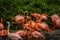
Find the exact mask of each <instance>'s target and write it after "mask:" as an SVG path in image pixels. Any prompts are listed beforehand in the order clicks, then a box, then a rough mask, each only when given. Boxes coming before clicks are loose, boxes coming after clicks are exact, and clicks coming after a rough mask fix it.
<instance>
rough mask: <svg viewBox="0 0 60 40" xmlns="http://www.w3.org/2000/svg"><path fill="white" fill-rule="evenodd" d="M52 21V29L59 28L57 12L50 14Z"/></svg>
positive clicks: (59, 22)
mask: <svg viewBox="0 0 60 40" xmlns="http://www.w3.org/2000/svg"><path fill="white" fill-rule="evenodd" d="M51 19H52V22H53V23H54V26H53V28H52V30H55V28H60V27H59V26H60V17H59V16H58V15H57V14H54V15H52V16H51Z"/></svg>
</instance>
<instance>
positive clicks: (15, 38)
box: [6, 21, 23, 40]
mask: <svg viewBox="0 0 60 40" xmlns="http://www.w3.org/2000/svg"><path fill="white" fill-rule="evenodd" d="M6 23H7V24H8V28H7V29H8V37H9V38H10V39H11V40H18V39H21V40H23V39H22V37H20V36H19V35H18V34H16V33H10V32H9V28H10V23H9V22H8V21H7V22H6Z"/></svg>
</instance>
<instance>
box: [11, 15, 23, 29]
mask: <svg viewBox="0 0 60 40" xmlns="http://www.w3.org/2000/svg"><path fill="white" fill-rule="evenodd" d="M11 20H15V21H16V22H17V23H18V24H21V23H22V24H21V25H22V27H23V28H24V26H23V25H24V16H22V15H16V16H15V17H13V18H11Z"/></svg>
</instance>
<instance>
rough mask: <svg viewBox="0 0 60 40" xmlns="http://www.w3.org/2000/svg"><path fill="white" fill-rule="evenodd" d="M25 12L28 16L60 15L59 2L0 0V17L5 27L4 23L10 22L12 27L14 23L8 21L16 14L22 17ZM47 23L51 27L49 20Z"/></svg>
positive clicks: (59, 0) (57, 0)
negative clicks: (38, 14) (35, 14)
mask: <svg viewBox="0 0 60 40" xmlns="http://www.w3.org/2000/svg"><path fill="white" fill-rule="evenodd" d="M25 10H28V11H29V15H30V16H31V14H32V13H33V12H37V13H40V14H42V13H46V14H48V15H49V16H51V15H52V14H55V13H56V14H58V15H60V0H0V17H2V18H3V22H4V24H5V25H6V23H5V22H6V21H10V22H11V26H14V25H13V24H16V22H13V21H11V20H10V19H11V18H12V17H13V16H15V15H16V14H18V13H21V14H22V15H24V11H25ZM47 23H48V24H49V25H52V22H51V21H50V20H48V21H47Z"/></svg>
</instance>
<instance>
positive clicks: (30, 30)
mask: <svg viewBox="0 0 60 40" xmlns="http://www.w3.org/2000/svg"><path fill="white" fill-rule="evenodd" d="M24 13H25V15H26V16H23V15H21V14H18V15H16V16H14V17H13V18H11V20H12V21H16V22H17V23H18V24H20V25H22V28H23V29H22V30H17V31H16V32H14V33H10V32H9V30H10V22H9V21H7V22H6V23H7V24H8V27H7V30H4V29H3V28H4V25H3V23H2V18H0V36H6V35H7V36H8V37H9V38H10V39H11V40H19V39H20V40H23V37H25V36H27V37H28V40H30V39H31V38H42V39H45V38H46V37H45V36H44V34H43V33H41V31H44V30H46V31H47V33H48V34H50V35H53V34H54V30H55V28H59V27H60V17H59V16H58V15H57V14H54V15H51V16H48V15H47V14H39V13H32V15H31V16H32V17H33V18H35V19H36V20H35V21H33V20H32V18H31V17H30V16H28V11H25V12H24ZM48 17H50V18H51V20H52V22H53V23H54V25H53V27H52V28H51V29H50V28H49V26H48V24H47V23H46V22H43V21H42V20H47V19H48ZM51 30H52V31H51Z"/></svg>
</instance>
